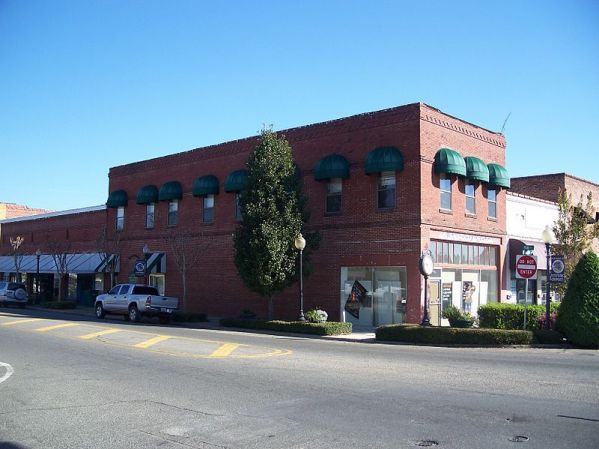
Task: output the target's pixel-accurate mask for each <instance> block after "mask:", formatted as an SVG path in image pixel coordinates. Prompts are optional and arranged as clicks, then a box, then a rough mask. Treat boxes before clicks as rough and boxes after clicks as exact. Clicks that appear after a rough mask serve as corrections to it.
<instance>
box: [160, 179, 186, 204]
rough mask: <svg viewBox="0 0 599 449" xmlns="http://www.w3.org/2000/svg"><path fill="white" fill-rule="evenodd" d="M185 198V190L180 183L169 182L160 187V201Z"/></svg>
mask: <svg viewBox="0 0 599 449" xmlns="http://www.w3.org/2000/svg"><path fill="white" fill-rule="evenodd" d="M181 198H183V189H182V187H181V183H180V182H179V181H169V182H167V183H165V184H163V185H162V187H160V192H158V199H159V200H160V201H170V200H180V199H181Z"/></svg>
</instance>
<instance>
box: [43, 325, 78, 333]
mask: <svg viewBox="0 0 599 449" xmlns="http://www.w3.org/2000/svg"><path fill="white" fill-rule="evenodd" d="M72 326H79V324H78V323H63V324H55V325H54V326H48V327H40V328H39V329H35V331H36V332H48V331H53V330H54V329H62V328H63V327H72Z"/></svg>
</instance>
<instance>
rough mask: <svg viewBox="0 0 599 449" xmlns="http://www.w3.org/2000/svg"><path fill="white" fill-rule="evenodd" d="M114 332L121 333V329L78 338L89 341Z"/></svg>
mask: <svg viewBox="0 0 599 449" xmlns="http://www.w3.org/2000/svg"><path fill="white" fill-rule="evenodd" d="M115 332H123V331H122V330H121V329H106V330H103V331H100V332H93V333H91V334H86V335H82V336H81V337H79V338H80V339H82V340H91V339H92V338H96V337H100V336H102V335H108V334H114V333H115Z"/></svg>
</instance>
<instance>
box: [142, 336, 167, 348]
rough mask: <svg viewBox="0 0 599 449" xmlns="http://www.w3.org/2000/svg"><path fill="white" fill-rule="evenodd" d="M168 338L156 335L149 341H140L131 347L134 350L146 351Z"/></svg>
mask: <svg viewBox="0 0 599 449" xmlns="http://www.w3.org/2000/svg"><path fill="white" fill-rule="evenodd" d="M170 338H172V337H170V336H168V335H158V336H156V337H154V338H150V339H149V340H146V341H142V342H141V343H137V344H136V345H133V347H134V348H139V349H147V348H149V347H151V346H154V345H155V344H156V343H160V342H161V341H165V340H169V339H170Z"/></svg>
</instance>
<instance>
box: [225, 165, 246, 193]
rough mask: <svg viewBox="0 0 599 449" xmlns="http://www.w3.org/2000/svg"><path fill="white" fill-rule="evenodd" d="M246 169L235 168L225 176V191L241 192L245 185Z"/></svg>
mask: <svg viewBox="0 0 599 449" xmlns="http://www.w3.org/2000/svg"><path fill="white" fill-rule="evenodd" d="M247 179H248V172H247V170H237V171H234V172H233V173H231V174H229V176H227V179H226V180H225V192H228V193H229V192H241V191H242V190H245V188H246V186H247Z"/></svg>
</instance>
